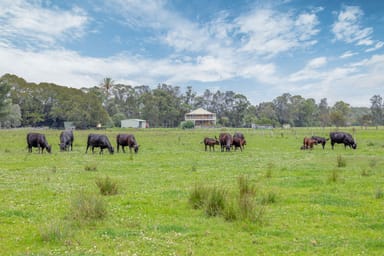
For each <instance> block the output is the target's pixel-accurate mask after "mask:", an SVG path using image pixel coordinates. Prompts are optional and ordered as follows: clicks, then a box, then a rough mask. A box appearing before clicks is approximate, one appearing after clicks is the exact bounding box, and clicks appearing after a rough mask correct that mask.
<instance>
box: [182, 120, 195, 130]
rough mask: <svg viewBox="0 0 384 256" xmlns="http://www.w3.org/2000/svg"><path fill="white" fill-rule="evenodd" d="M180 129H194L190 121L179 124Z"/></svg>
mask: <svg viewBox="0 0 384 256" xmlns="http://www.w3.org/2000/svg"><path fill="white" fill-rule="evenodd" d="M181 128H182V129H192V128H195V124H194V123H193V122H192V121H185V122H182V123H181Z"/></svg>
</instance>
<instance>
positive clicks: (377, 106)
mask: <svg viewBox="0 0 384 256" xmlns="http://www.w3.org/2000/svg"><path fill="white" fill-rule="evenodd" d="M370 101H371V113H372V121H373V124H374V125H376V126H377V125H382V124H384V123H383V119H384V118H383V112H384V105H383V98H382V97H381V96H380V95H374V96H372V98H371V99H370Z"/></svg>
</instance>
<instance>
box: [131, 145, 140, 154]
mask: <svg viewBox="0 0 384 256" xmlns="http://www.w3.org/2000/svg"><path fill="white" fill-rule="evenodd" d="M139 146H140V145H135V147H134V148H133V149H134V151H135V154H137V152H139Z"/></svg>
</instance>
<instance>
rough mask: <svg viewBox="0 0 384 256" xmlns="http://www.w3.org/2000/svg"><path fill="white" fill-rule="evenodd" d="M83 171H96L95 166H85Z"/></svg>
mask: <svg viewBox="0 0 384 256" xmlns="http://www.w3.org/2000/svg"><path fill="white" fill-rule="evenodd" d="M84 170H85V171H89V172H95V171H97V166H96V165H86V166H85V167H84Z"/></svg>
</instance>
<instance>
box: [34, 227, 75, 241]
mask: <svg viewBox="0 0 384 256" xmlns="http://www.w3.org/2000/svg"><path fill="white" fill-rule="evenodd" d="M69 230H70V229H69V227H68V226H67V225H65V224H63V223H58V222H50V223H47V224H46V225H45V226H43V227H42V228H41V229H40V237H41V240H43V241H44V242H58V241H62V240H63V239H65V238H66V237H68V234H69Z"/></svg>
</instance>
